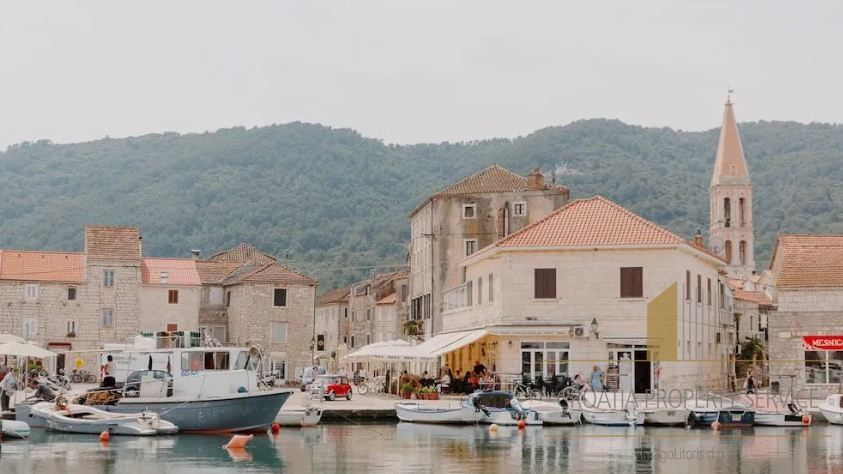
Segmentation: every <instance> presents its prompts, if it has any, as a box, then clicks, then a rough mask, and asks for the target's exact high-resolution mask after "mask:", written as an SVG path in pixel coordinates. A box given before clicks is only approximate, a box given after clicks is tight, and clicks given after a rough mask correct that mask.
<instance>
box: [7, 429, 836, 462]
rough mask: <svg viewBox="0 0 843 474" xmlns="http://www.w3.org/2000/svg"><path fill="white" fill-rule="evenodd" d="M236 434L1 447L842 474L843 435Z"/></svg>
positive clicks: (33, 451) (203, 457)
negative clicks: (236, 437)
mask: <svg viewBox="0 0 843 474" xmlns="http://www.w3.org/2000/svg"><path fill="white" fill-rule="evenodd" d="M228 439H229V437H228V436H212V435H178V436H163V437H149V438H137V437H117V436H115V437H112V439H111V441H110V442H108V443H101V442H100V441H99V440H98V438H97V437H96V436H88V435H71V434H64V433H50V432H44V431H43V430H40V429H34V430H33V433H32V438H31V439H30V440H29V441H24V440H4V442H3V443H2V453H0V473H3V474H35V473H37V474H44V473H68V474H97V473H103V474H105V473H109V474H122V473H126V474H138V473H144V474H146V473H179V474H184V473H197V474H198V473H203V474H204V473H241V474H243V473H279V472H281V473H297V474H300V473H311V472H312V473H367V472H386V473H390V474H396V473H414V474H417V473H424V472H447V473H484V474H489V473H492V472H507V473H541V472H577V473H581V474H589V473H600V474H606V473H615V472H618V473H674V472H686V473H734V472H740V473H744V474H748V473H765V474H776V473H782V474H784V473H793V472H810V473H826V472H840V471H841V470H843V467H842V466H843V427H840V426H829V425H815V426H813V427H810V428H805V429H802V428H793V429H791V428H772V427H770V428H762V427H755V428H751V429H746V430H728V431H726V430H724V431H720V432H716V431H712V430H708V429H706V430H701V429H694V430H689V429H684V428H650V427H638V428H614V427H600V426H594V425H585V426H580V427H573V428H571V427H528V428H526V429H521V430H519V429H518V428H515V427H500V428H499V429H498V431H496V432H495V431H490V430H489V427H488V426H484V425H481V426H465V427H456V426H436V425H417V424H407V423H401V424H366V425H357V424H333V425H319V426H316V427H312V428H301V429H299V428H282V430H281V432H280V434H278V435H277V436H273V435H259V436H256V437H255V438H254V439H253V440H252V442H251V444H250V445H249V447H248V448H246V449H243V450H227V449H224V448H223V447H222V445H223V444H225V443H226V442H227V441H228Z"/></svg>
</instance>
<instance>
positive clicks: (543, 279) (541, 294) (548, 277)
mask: <svg viewBox="0 0 843 474" xmlns="http://www.w3.org/2000/svg"><path fill="white" fill-rule="evenodd" d="M534 272H535V273H534V274H535V297H536V298H537V299H538V298H556V269H555V268H536V269H535V270H534Z"/></svg>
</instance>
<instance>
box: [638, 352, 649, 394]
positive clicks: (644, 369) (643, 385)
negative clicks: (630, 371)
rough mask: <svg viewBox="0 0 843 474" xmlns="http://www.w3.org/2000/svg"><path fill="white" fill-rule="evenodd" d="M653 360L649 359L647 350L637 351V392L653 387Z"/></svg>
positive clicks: (643, 391)
mask: <svg viewBox="0 0 843 474" xmlns="http://www.w3.org/2000/svg"><path fill="white" fill-rule="evenodd" d="M651 366H652V362H650V361H649V360H647V351H646V350H636V351H635V393H645V392H646V391H647V390H650V389H651V388H653V381H652V377H651V375H652V373H653V370H652V367H651Z"/></svg>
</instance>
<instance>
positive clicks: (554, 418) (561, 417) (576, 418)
mask: <svg viewBox="0 0 843 474" xmlns="http://www.w3.org/2000/svg"><path fill="white" fill-rule="evenodd" d="M559 405H560V407H561V408H562V409H561V410H541V409H534V411H535V412H536V413H538V414H539V419H540V420H542V423H543V424H545V425H576V424H579V423H580V422H581V421H582V412H581V411H580V410H571V409H570V408H569V407H568V401H567V400H565V399H563V398H560V399H559Z"/></svg>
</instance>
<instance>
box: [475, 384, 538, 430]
mask: <svg viewBox="0 0 843 474" xmlns="http://www.w3.org/2000/svg"><path fill="white" fill-rule="evenodd" d="M462 406H463V407H464V408H471V409H475V408H479V410H480V411H481V412H482V413H483V416H481V417H480V423H490V424H491V423H494V424H496V425H502V426H506V425H517V424H519V422H521V421H523V422H524V423H526V424H527V425H541V424H542V420H541V418H539V414H538V412H535V411H532V410H530V409H528V408H524V406H523V405H521V402H519V401H518V399H517V398H515V397H514V396H513V395H512V394H511V393H509V392H503V391H499V390H492V391H488V392H474V393H472V394H471V395H469V396H468V399H467V400H465V401H464V402H463V403H462Z"/></svg>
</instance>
